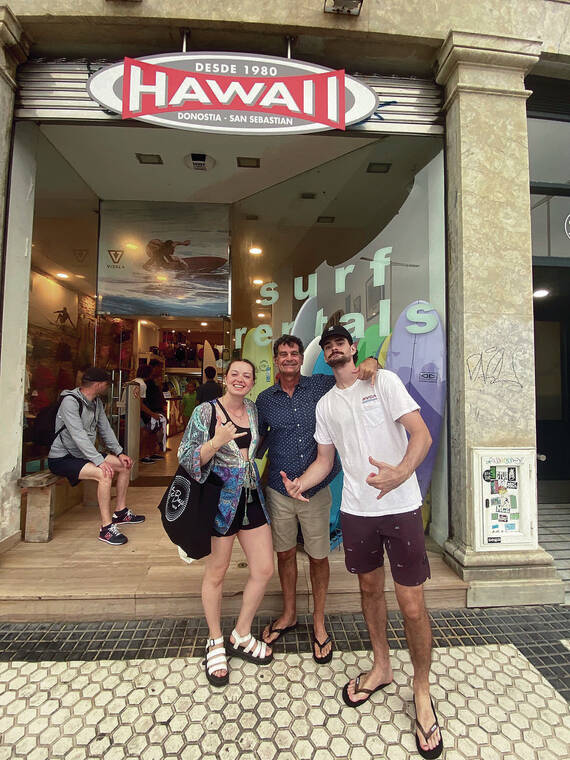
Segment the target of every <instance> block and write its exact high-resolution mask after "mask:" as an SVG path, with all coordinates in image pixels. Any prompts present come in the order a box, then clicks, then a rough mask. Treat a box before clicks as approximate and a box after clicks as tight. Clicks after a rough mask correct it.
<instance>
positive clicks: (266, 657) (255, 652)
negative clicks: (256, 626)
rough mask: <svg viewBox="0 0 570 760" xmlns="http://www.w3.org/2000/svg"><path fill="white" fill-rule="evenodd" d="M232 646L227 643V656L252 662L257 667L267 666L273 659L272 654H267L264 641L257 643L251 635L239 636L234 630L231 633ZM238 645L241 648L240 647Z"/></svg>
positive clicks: (230, 643)
mask: <svg viewBox="0 0 570 760" xmlns="http://www.w3.org/2000/svg"><path fill="white" fill-rule="evenodd" d="M232 636H233V639H234V642H235V643H234V644H232V642H231V641H229V642H228V655H229V656H230V657H241V659H242V660H247V661H248V662H254V663H256V664H257V665H269V663H270V662H271V660H272V659H273V652H271V654H267V649H268V647H267V644H266V643H265V642H264V641H258V640H257V639H255V638H254V637H253V636H252V635H251V633H246V635H245V636H240V635H239V633H238V632H237V631H236V630H235V628H234V630H233V631H232ZM240 644H243V646H241V647H240Z"/></svg>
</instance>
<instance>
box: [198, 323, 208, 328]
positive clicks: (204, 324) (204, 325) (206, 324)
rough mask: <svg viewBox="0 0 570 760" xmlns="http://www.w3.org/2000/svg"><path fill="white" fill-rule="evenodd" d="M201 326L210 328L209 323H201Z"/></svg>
mask: <svg viewBox="0 0 570 760" xmlns="http://www.w3.org/2000/svg"><path fill="white" fill-rule="evenodd" d="M200 324H201V325H202V327H208V323H207V322H200Z"/></svg>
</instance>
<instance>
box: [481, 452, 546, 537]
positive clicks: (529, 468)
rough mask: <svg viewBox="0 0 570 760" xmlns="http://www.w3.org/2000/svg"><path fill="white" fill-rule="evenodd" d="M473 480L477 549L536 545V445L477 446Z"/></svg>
mask: <svg viewBox="0 0 570 760" xmlns="http://www.w3.org/2000/svg"><path fill="white" fill-rule="evenodd" d="M473 484H474V488H473V494H474V510H475V550H476V551H492V550H505V549H532V548H536V547H537V538H536V515H537V506H536V451H535V449H530V448H528V449H527V448H521V449H495V448H478V449H473Z"/></svg>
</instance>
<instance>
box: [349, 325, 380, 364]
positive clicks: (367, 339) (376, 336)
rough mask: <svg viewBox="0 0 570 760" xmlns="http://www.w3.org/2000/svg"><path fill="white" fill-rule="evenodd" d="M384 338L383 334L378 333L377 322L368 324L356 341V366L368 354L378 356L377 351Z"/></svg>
mask: <svg viewBox="0 0 570 760" xmlns="http://www.w3.org/2000/svg"><path fill="white" fill-rule="evenodd" d="M385 339H386V336H385V335H380V332H379V329H378V324H376V323H375V324H373V325H370V327H367V328H366V330H365V332H364V335H363V336H362V338H360V340H359V341H358V345H357V348H358V360H357V362H356V366H357V367H358V365H359V364H361V363H362V362H363V361H364V360H365V359H367V358H368V357H369V356H374V357H378V353H379V351H380V348H381V346H382V343H383V342H384V340H385Z"/></svg>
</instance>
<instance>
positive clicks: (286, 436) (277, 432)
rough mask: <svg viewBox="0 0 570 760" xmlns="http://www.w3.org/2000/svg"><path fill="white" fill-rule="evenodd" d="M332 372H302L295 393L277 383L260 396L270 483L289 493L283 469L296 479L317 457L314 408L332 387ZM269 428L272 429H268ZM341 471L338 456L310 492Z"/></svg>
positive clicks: (260, 421) (326, 482)
mask: <svg viewBox="0 0 570 760" xmlns="http://www.w3.org/2000/svg"><path fill="white" fill-rule="evenodd" d="M334 383H335V379H334V377H333V376H332V375H312V376H311V377H305V376H304V375H301V377H300V378H299V383H298V385H297V386H296V387H295V390H294V391H293V395H292V396H289V394H288V393H285V391H284V390H283V389H282V388H281V385H280V384H279V383H278V382H277V383H275V385H272V386H271V388H267V389H266V390H264V391H263V392H262V393H260V394H259V396H258V397H257V401H256V404H257V412H258V415H259V433H260V435H264V436H268V439H267V442H268V445H269V480H268V485H269V486H270V488H273V489H274V490H275V491H279V493H282V494H283V495H284V496H287V491H286V490H285V486H284V485H283V480H282V479H281V475H280V474H279V472H280V470H283V471H284V472H286V473H287V475H288V477H289V478H290V479H291V480H293V479H294V478H298V477H299V476H300V475H302V474H303V473H304V472H305V470H306V469H307V467H308V466H309V465H310V464H312V463H313V462H314V461H315V459H316V458H317V442H316V441H315V438H314V435H315V425H316V416H315V410H316V407H317V402H318V401H319V399H321V398H322V397H323V396H324V395H325V393H328V391H330V389H331V388H332V387H333V385H334ZM268 431H269V432H268ZM339 472H340V462H339V460H338V457H335V463H334V466H333V469H332V470H331V472H330V473H329V475H327V477H326V478H325V479H324V480H323V482H322V483H319V485H317V486H314V487H313V488H311V489H310V490H309V491H307V492H306V493H307V495H308V496H313V495H314V494H316V493H317V492H318V491H320V490H321V488H324V487H325V486H328V484H329V483H330V482H331V480H333V478H334V477H335V476H336V475H337V474H338V473H339Z"/></svg>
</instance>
